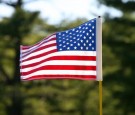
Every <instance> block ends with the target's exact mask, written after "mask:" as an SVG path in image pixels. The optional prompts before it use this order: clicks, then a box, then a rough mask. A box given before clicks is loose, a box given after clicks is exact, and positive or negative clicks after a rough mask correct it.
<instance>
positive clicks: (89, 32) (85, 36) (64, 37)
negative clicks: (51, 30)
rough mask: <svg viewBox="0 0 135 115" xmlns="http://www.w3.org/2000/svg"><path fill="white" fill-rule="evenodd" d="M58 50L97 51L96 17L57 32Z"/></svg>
mask: <svg viewBox="0 0 135 115" xmlns="http://www.w3.org/2000/svg"><path fill="white" fill-rule="evenodd" d="M56 38H57V49H58V51H74V50H78V51H96V19H93V20H90V21H88V22H86V23H84V24H82V25H80V26H78V27H76V28H73V29H70V30H66V31H62V32H58V33H56Z"/></svg>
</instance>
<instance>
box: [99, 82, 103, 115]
mask: <svg viewBox="0 0 135 115" xmlns="http://www.w3.org/2000/svg"><path fill="white" fill-rule="evenodd" d="M102 113H103V112H102V81H99V115H102Z"/></svg>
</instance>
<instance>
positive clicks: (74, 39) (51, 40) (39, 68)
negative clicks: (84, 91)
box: [20, 19, 97, 80]
mask: <svg viewBox="0 0 135 115" xmlns="http://www.w3.org/2000/svg"><path fill="white" fill-rule="evenodd" d="M20 50H21V51H20V52H21V53H20V73H21V80H39V79H80V80H96V79H97V77H96V74H97V72H96V19H92V20H90V21H88V22H86V23H84V24H82V25H79V26H78V27H75V28H72V29H69V30H66V31H62V32H57V33H54V34H52V35H51V36H49V37H47V38H44V39H43V40H42V41H40V42H38V43H37V44H35V45H32V46H20Z"/></svg>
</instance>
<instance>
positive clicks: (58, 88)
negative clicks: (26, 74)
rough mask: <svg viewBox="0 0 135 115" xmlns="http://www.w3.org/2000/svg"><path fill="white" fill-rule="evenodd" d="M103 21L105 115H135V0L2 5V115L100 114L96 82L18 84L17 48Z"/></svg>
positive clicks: (8, 0) (11, 1)
mask: <svg viewBox="0 0 135 115" xmlns="http://www.w3.org/2000/svg"><path fill="white" fill-rule="evenodd" d="M99 15H100V16H102V17H103V79H104V80H103V115H135V92H134V89H135V0H0V115H98V114H99V97H98V95H99V94H98V82H96V81H80V80H36V81H29V82H21V81H20V72H19V57H20V56H19V54H20V51H19V50H20V44H23V45H32V44H34V43H36V42H38V41H40V40H41V39H43V38H44V37H46V36H48V35H50V34H52V33H54V32H57V31H62V30H67V29H70V28H73V27H75V26H78V25H79V24H82V23H83V22H85V21H88V20H90V19H92V18H95V17H97V16H99Z"/></svg>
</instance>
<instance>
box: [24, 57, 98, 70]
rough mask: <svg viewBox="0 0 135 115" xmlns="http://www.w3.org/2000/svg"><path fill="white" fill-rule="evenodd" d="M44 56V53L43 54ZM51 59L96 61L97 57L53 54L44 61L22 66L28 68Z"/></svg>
mask: <svg viewBox="0 0 135 115" xmlns="http://www.w3.org/2000/svg"><path fill="white" fill-rule="evenodd" d="M41 56H42V54H41ZM50 60H85V61H96V57H95V56H53V57H50V58H47V59H44V60H42V61H39V62H36V63H32V64H29V65H23V66H21V68H28V67H33V66H36V65H39V64H41V63H43V62H46V61H50Z"/></svg>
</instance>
